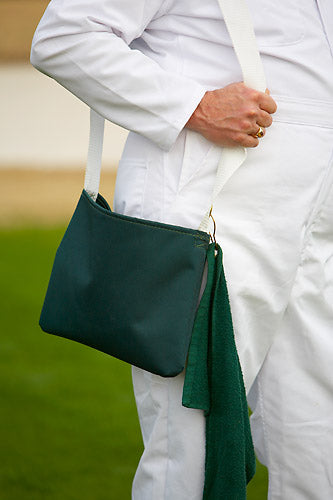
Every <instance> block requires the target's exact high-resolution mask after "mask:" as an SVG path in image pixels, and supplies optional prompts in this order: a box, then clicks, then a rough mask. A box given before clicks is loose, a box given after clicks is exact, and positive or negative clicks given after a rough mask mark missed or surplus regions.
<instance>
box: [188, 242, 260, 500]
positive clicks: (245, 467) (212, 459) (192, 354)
mask: <svg viewBox="0 0 333 500" xmlns="http://www.w3.org/2000/svg"><path fill="white" fill-rule="evenodd" d="M215 250H216V251H215ZM207 261H208V277H207V285H206V288H205V291H204V294H203V296H202V299H201V302H200V305H199V307H198V311H197V314H196V319H195V324H194V328H193V333H192V339H191V345H190V350H189V356H188V363H187V368H186V375H185V382H184V389H183V405H184V406H186V407H188V408H201V409H202V410H204V411H205V416H206V465H205V486H204V493H203V500H244V499H246V485H247V483H248V482H249V481H250V480H251V478H252V477H253V476H254V473H255V455H254V449H253V443H252V437H251V431H250V423H249V417H248V409H247V402H246V395H245V389H244V382H243V375H242V371H241V367H240V363H239V359H238V355H237V350H236V344H235V339H234V332H233V327H232V319H231V311H230V305H229V299H228V291H227V285H226V281H225V277H224V272H223V265H222V250H221V248H220V247H219V246H216V247H215V244H213V243H212V244H210V246H209V249H208V252H207Z"/></svg>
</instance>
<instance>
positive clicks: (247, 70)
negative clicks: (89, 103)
mask: <svg viewBox="0 0 333 500" xmlns="http://www.w3.org/2000/svg"><path fill="white" fill-rule="evenodd" d="M218 2H219V5H220V8H221V11H222V15H223V18H224V21H225V23H226V26H227V29H228V32H229V35H230V38H231V40H232V43H233V46H234V50H235V53H236V55H237V58H238V61H239V64H240V66H241V69H242V74H243V80H244V83H245V84H246V85H247V86H248V87H252V88H254V89H256V90H259V91H261V92H264V91H265V89H266V81H265V75H264V69H263V66H262V62H261V59H260V55H259V51H258V47H257V43H256V39H255V34H254V29H253V24H252V20H251V17H250V13H249V10H248V6H247V3H246V0H218ZM187 133H190V134H191V133H193V132H191V131H187ZM103 135H104V118H103V117H102V116H100V115H99V114H98V113H96V112H95V111H93V110H92V109H91V110H90V138H89V149H88V158H87V167H86V176H85V184H84V187H85V190H86V191H87V192H88V193H89V194H90V195H91V196H92V197H93V199H94V200H96V198H97V195H98V190H99V182H100V173H101V166H102V150H103ZM245 158H246V149H245V148H243V147H232V148H231V147H229V148H228V147H225V148H221V158H220V161H219V164H218V168H217V173H216V180H215V184H214V190H213V194H212V198H211V204H210V205H211V206H212V205H213V203H214V201H215V200H216V198H217V196H218V195H219V193H220V192H221V190H222V188H223V186H224V185H225V184H226V182H227V181H228V180H229V179H230V177H231V176H232V175H233V173H234V172H235V171H236V170H237V169H238V168H239V167H240V166H241V164H242V163H243V162H244V160H245ZM210 210H211V207H210V208H209V209H208V211H207V213H206V214H205V216H204V218H203V220H202V222H201V224H200V227H199V229H200V230H202V231H207V228H208V224H209V213H210Z"/></svg>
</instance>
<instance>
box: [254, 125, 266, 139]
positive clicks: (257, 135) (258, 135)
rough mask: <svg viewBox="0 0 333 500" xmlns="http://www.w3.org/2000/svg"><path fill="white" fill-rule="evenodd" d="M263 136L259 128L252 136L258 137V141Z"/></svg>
mask: <svg viewBox="0 0 333 500" xmlns="http://www.w3.org/2000/svg"><path fill="white" fill-rule="evenodd" d="M263 135H264V131H263V129H262V128H261V127H259V130H258V132H257V133H256V134H255V135H254V137H258V139H260V137H263Z"/></svg>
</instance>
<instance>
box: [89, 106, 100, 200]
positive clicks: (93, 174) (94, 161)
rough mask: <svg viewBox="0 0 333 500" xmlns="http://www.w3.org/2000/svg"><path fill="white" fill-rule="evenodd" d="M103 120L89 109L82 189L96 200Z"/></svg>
mask: <svg viewBox="0 0 333 500" xmlns="http://www.w3.org/2000/svg"><path fill="white" fill-rule="evenodd" d="M104 124H105V119H104V118H103V117H102V116H101V115H99V114H98V113H96V111H94V110H93V109H90V135H89V146H88V156H87V167H86V175H85V179H84V189H85V190H86V191H87V193H88V194H89V195H90V196H91V197H92V198H93V200H94V201H96V199H97V195H98V191H99V182H100V177H101V169H102V154H103V139H104Z"/></svg>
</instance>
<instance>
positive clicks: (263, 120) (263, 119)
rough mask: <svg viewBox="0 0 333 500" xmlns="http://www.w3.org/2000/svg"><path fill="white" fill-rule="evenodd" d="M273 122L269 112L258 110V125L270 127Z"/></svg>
mask: <svg viewBox="0 0 333 500" xmlns="http://www.w3.org/2000/svg"><path fill="white" fill-rule="evenodd" d="M272 123H273V118H272V117H271V115H270V114H269V113H267V112H266V111H259V113H258V116H257V124H258V125H259V126H260V127H265V128H267V127H270V126H271V125H272Z"/></svg>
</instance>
